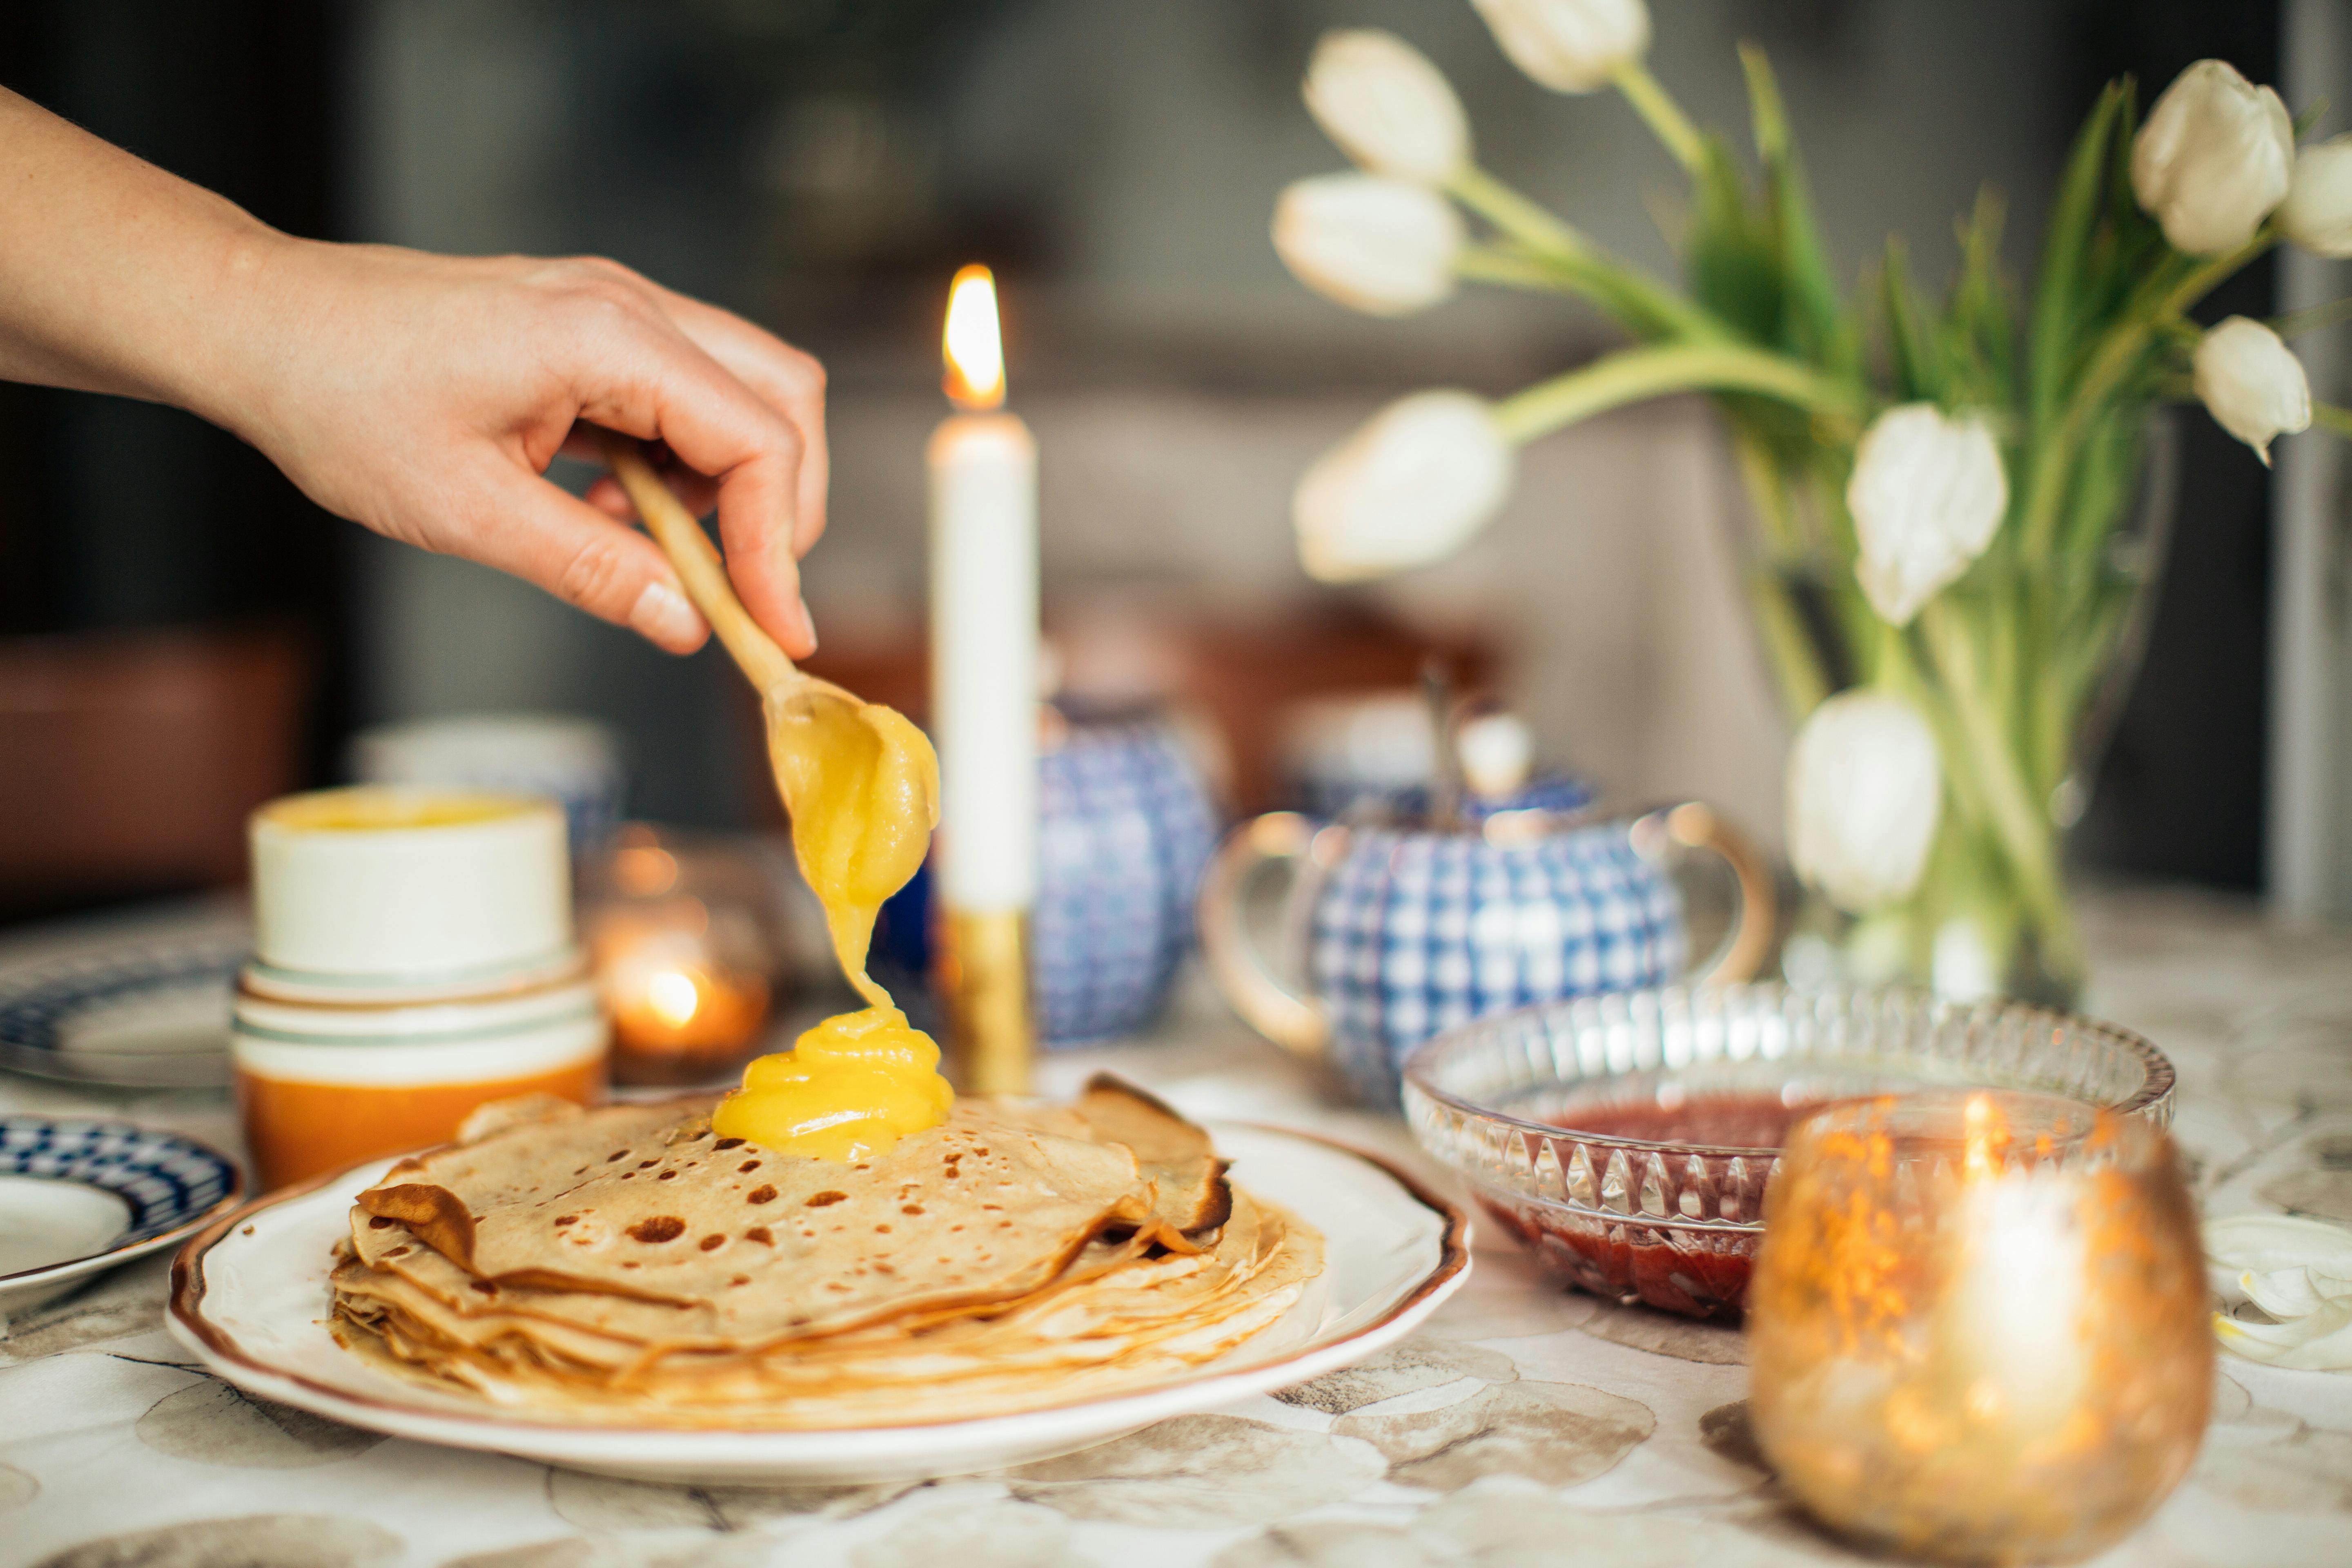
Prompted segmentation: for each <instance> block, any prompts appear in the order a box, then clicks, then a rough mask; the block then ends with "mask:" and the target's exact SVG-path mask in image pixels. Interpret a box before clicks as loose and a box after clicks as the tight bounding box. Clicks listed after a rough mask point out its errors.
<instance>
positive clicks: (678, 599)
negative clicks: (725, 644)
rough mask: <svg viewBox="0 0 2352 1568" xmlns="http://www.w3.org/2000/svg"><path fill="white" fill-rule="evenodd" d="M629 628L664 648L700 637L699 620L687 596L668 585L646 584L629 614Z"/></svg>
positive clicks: (699, 617)
mask: <svg viewBox="0 0 2352 1568" xmlns="http://www.w3.org/2000/svg"><path fill="white" fill-rule="evenodd" d="M629 626H630V627H631V628H632V629H633V630H635V631H636V632H638V633H639V634H641V635H642V636H645V637H651V638H652V639H653V640H654V641H656V642H657V643H659V644H661V645H662V646H663V647H680V646H683V645H685V644H687V643H691V642H694V641H695V640H697V639H698V638H699V637H701V636H702V617H701V616H698V615H697V614H696V613H695V609H694V606H693V605H689V604H688V603H687V602H686V595H683V594H681V593H679V592H678V591H677V589H675V588H673V587H671V586H670V585H669V584H667V583H648V584H646V590H645V592H644V593H642V594H639V595H637V602H636V604H635V606H634V607H633V608H631V610H630V611H629Z"/></svg>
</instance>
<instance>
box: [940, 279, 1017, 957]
mask: <svg viewBox="0 0 2352 1568" xmlns="http://www.w3.org/2000/svg"><path fill="white" fill-rule="evenodd" d="M946 346H947V357H948V377H947V386H948V395H949V396H950V398H952V399H954V401H955V403H956V404H957V405H958V406H959V407H960V408H961V409H963V410H965V412H962V413H959V414H957V415H955V416H952V417H951V418H950V419H948V420H947V421H946V422H945V423H944V424H942V425H941V426H940V427H939V428H938V429H937V430H936V431H934V432H933V433H932V435H931V442H930V447H929V453H928V454H927V460H928V462H929V468H930V480H931V740H932V742H933V743H934V744H935V745H936V746H937V747H938V748H939V753H940V897H941V899H942V900H944V901H945V902H946V904H947V905H948V907H949V908H950V909H953V910H961V911H964V912H968V913H991V912H998V911H1004V910H1024V909H1026V908H1028V906H1029V904H1030V903H1031V901H1032V900H1034V897H1035V894H1036V889H1037V640H1038V639H1037V443H1036V442H1035V441H1034V439H1032V438H1031V437H1030V434H1029V428H1028V426H1025V425H1024V424H1022V422H1021V421H1020V420H1019V419H1017V418H1015V417H1014V416H1012V415H1010V414H1006V413H1003V412H1002V411H1001V410H1000V409H999V405H1001V404H1002V403H1003V399H1004V365H1003V353H1002V350H1001V348H1000V346H999V340H998V336H997V324H996V289H995V284H994V282H993V280H992V279H991V278H990V277H989V274H988V270H987V268H980V267H967V268H964V269H963V271H961V272H960V273H958V274H957V275H956V281H955V287H954V289H953V290H952V292H951V293H950V297H949V304H948V322H947V332H946Z"/></svg>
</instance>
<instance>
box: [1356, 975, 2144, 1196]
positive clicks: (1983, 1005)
mask: <svg viewBox="0 0 2352 1568" xmlns="http://www.w3.org/2000/svg"><path fill="white" fill-rule="evenodd" d="M1742 1003H1745V1004H1748V1005H1747V1006H1745V1007H1744V1008H1743V1007H1739V1006H1738V1005H1739V1004H1742ZM1790 1003H1806V1004H1811V1005H1814V1007H1815V1010H1816V1011H1821V1010H1825V1009H1829V1008H1834V1009H1837V1010H1838V1011H1840V1012H1842V1013H1843V1014H1845V1015H1846V1016H1853V1015H1855V1014H1856V1013H1857V1012H1858V1011H1859V1010H1860V1009H1861V1007H1863V1006H1864V1005H1874V1006H1877V1007H1881V1008H1886V1007H1895V1006H1901V1007H1908V1008H1915V1009H1917V1010H1918V1011H1919V1012H1920V1013H1921V1014H1923V1015H1925V1016H1926V1017H1927V1019H1928V1020H1929V1021H1930V1022H1931V1023H1934V1024H1938V1025H1940V1024H1943V1023H1960V1024H1978V1025H1984V1026H1991V1025H1998V1024H2003V1023H2029V1024H2032V1025H2036V1026H2042V1027H2049V1028H2052V1029H2063V1030H2065V1031H2068V1032H2071V1033H2074V1034H2076V1035H2079V1036H2083V1037H2088V1038H2091V1039H2094V1040H2096V1041H2098V1042H2100V1043H2102V1044H2104V1045H2105V1046H2107V1047H2110V1048H2112V1049H2114V1050H2116V1051H2118V1052H2120V1053H2121V1054H2122V1055H2124V1056H2126V1057H2128V1058H2133V1059H2134V1060H2136V1061H2137V1063H2138V1065H2139V1067H2140V1069H2141V1073H2142V1078H2141V1082H2140V1086H2139V1088H2138V1089H2137V1091H2135V1092H2134V1093H2133V1094H2132V1095H2130V1096H2129V1097H2128V1098H2127V1099H2126V1100H2122V1101H2119V1102H2111V1103H2105V1104H2102V1105H2101V1106H2100V1108H2101V1109H2103V1110H2112V1111H2114V1112H2116V1114H2117V1115H2120V1116H2133V1117H2140V1118H2144V1119H2147V1120H2148V1121H2153V1122H2155V1124H2156V1125H2158V1127H2164V1126H2168V1125H2169V1124H2170V1122H2171V1120H2172V1095H2173V1090H2174V1088H2175V1086H2176V1080H2177V1077H2178V1075H2177V1074H2176V1072H2175V1071H2174V1068H2173V1066H2172V1062H2171V1059H2170V1058H2168V1057H2166V1056H2165V1054H2164V1053H2163V1052H2162V1051H2161V1050H2158V1048H2157V1047H2156V1046H2155V1045H2154V1044H2153V1043H2152V1042H2150V1041H2149V1040H2148V1039H2147V1037H2144V1036H2142V1035H2139V1034H2137V1033H2136V1032H2134V1031H2133V1030H2130V1029H2126V1028H2125V1027H2124V1026H2121V1025H2119V1024H2109V1023H2105V1022H2103V1021H2101V1020H2099V1019H2095V1018H2092V1017H2088V1016H2084V1015H2083V1014H2079V1013H2074V1012H2069V1011H2066V1010H2064V1009H2062V1008H2056V1007H2049V1006H2043V1005H2040V1004H2037V1003H2032V1002H2022V1001H2017V1000H2014V999H2010V998H1992V999H1988V1000H1984V1001H1978V1002H1955V1001H1948V1000H1946V999H1943V998H1939V997H1937V996H1936V995H1934V994H1932V993H1929V992H1926V991H1921V990H1916V989H1914V988H1911V987H1907V986H1803V987H1801V986H1794V985H1789V984H1782V983H1780V982H1774V981H1756V982H1749V983H1746V984H1736V985H1712V986H1709V985H1669V986H1660V987H1654V988H1648V989H1643V990H1634V991H1620V992H1603V993H1600V994H1593V995H1588V996H1576V997H1570V998H1567V999H1565V1000H1562V1001H1553V1002H1539V1003H1537V1004H1535V1005H1532V1006H1527V1007H1516V1008H1512V1009H1510V1010H1509V1011H1507V1012H1502V1013H1493V1014H1489V1015H1487V1016H1485V1017H1482V1018H1475V1019H1472V1020H1471V1021H1469V1022H1468V1023H1465V1024H1461V1025H1457V1026H1454V1027H1453V1028H1450V1029H1447V1030H1445V1031H1444V1032H1443V1033H1441V1034H1438V1035H1435V1036H1433V1037H1431V1038H1429V1039H1428V1040H1426V1041H1423V1043H1422V1044H1421V1045H1419V1046H1417V1047H1414V1048H1413V1050H1412V1054H1411V1055H1409V1056H1408V1057H1407V1058H1405V1061H1404V1068H1403V1074H1402V1076H1403V1080H1404V1086H1405V1098H1406V1102H1407V1110H1408V1111H1410V1110H1411V1109H1412V1099H1413V1097H1414V1096H1416V1095H1418V1096H1421V1097H1423V1098H1424V1099H1427V1100H1433V1101H1435V1102H1436V1103H1438V1104H1440V1105H1443V1106H1444V1107H1446V1108H1448V1109H1449V1110H1454V1111H1455V1112H1458V1113H1460V1114H1462V1115H1465V1116H1469V1117H1473V1118H1476V1119H1478V1120H1481V1121H1487V1122H1490V1123H1496V1124H1500V1125H1502V1126H1504V1127H1507V1128H1510V1129H1513V1130H1515V1131H1521V1132H1534V1133H1537V1134H1539V1135H1541V1136H1543V1137H1545V1138H1567V1139H1570V1140H1571V1141H1573V1142H1581V1143H1588V1144H1592V1145H1595V1146H1603V1147H1609V1148H1622V1149H1627V1150H1633V1151H1638V1152H1644V1153H1648V1152H1659V1153H1674V1154H1699V1155H1706V1156H1713V1157H1720V1158H1725V1159H1749V1160H1756V1159H1762V1160H1767V1161H1770V1160H1775V1159H1777V1158H1778V1157H1779V1156H1780V1149H1778V1148H1777V1147H1770V1146H1756V1145H1745V1144H1727V1143H1696V1142H1684V1141H1679V1140H1674V1139H1666V1140H1658V1139H1645V1138H1631V1137H1624V1136H1620V1135H1618V1134H1614V1133H1607V1132H1597V1131H1580V1130H1579V1129H1576V1128H1573V1127H1564V1126H1562V1125H1560V1124H1559V1123H1558V1122H1551V1121H1536V1120H1533V1119H1532V1118H1529V1117H1524V1116H1519V1115H1517V1114H1515V1113H1513V1112H1511V1111H1509V1110H1504V1109H1503V1108H1502V1107H1500V1106H1497V1105H1491V1104H1487V1103H1485V1102H1483V1101H1481V1100H1474V1099H1472V1098H1470V1097H1468V1096H1466V1095H1463V1094H1458V1093H1456V1092H1454V1090H1452V1089H1446V1088H1444V1086H1443V1085H1442V1084H1441V1083H1440V1082H1439V1081H1438V1075H1439V1074H1440V1073H1441V1072H1442V1070H1443V1068H1444V1066H1445V1065H1446V1064H1447V1063H1448V1062H1449V1061H1450V1060H1451V1059H1452V1058H1456V1057H1458V1056H1461V1055H1465V1054H1466V1053H1468V1052H1469V1051H1470V1050H1472V1049H1474V1048H1475V1047H1480V1046H1483V1045H1486V1044H1487V1042H1488V1041H1489V1040H1490V1039H1491V1038H1492V1037H1495V1036H1496V1035H1497V1034H1500V1033H1501V1032H1503V1031H1505V1030H1507V1029H1509V1028H1511V1027H1513V1026H1525V1025H1527V1024H1530V1023H1533V1022H1535V1021H1537V1020H1538V1019H1549V1018H1553V1017H1560V1018H1563V1020H1564V1021H1570V1022H1578V1021H1580V1020H1577V1019H1576V1015H1578V1014H1583V1015H1587V1016H1589V1017H1590V1018H1591V1023H1592V1024H1594V1025H1603V1024H1607V1023H1609V1022H1612V1019H1611V1018H1610V1017H1609V1016H1608V1015H1609V1014H1611V1013H1612V1012H1614V1013H1617V1014H1619V1015H1620V1016H1621V1017H1622V1021H1625V1022H1632V1021H1633V1017H1634V1016H1636V1014H1635V1010H1636V1009H1643V1010H1645V1011H1647V1013H1648V1014H1649V1015H1650V1016H1661V1015H1664V1014H1666V1013H1669V1012H1673V1011H1680V1012H1682V1013H1684V1014H1685V1016H1688V1015H1690V1014H1693V1013H1707V1012H1713V1013H1716V1014H1718V1015H1720V1014H1725V1013H1728V1012H1732V1011H1735V1010H1736V1011H1744V1012H1746V1013H1748V1015H1750V1016H1763V1015H1766V1014H1780V1013H1784V1012H1785V1010H1786V1008H1787V1007H1788V1005H1790ZM1797 1059H1803V1058H1797ZM1614 1076H1617V1075H1615V1074H1605V1075H1594V1076H1593V1078H1592V1079H1591V1081H1594V1082H1602V1081H1606V1079H1608V1078H1611V1077H1614ZM1554 1081H1556V1082H1558V1083H1560V1084H1563V1085H1565V1084H1568V1083H1572V1082H1575V1081H1577V1080H1576V1079H1567V1078H1560V1079H1555V1080H1554ZM1922 1087H1945V1086H1931V1085H1929V1084H1927V1083H1926V1082H1924V1081H1923V1084H1922ZM1950 1087H1975V1088H1991V1089H2023V1090H2027V1091H2029V1092H2041V1093H2055V1094H2061V1095H2063V1094H2064V1091H2063V1090H2057V1089H2034V1088H2033V1086H2031V1085H2023V1084H2014V1085H1981V1084H1979V1085H1963V1084H1955V1085H1952V1086H1950ZM2067 1098H2073V1099H2076V1100H2083V1099H2084V1097H2082V1096H2080V1095H2073V1096H2067ZM2084 1103H2091V1104H2099V1102H2097V1101H2089V1100H2085V1101H2084ZM1423 1142H1426V1141H1425V1140H1424V1141H1423ZM1431 1152H1433V1153H1437V1154H1438V1155H1439V1157H1440V1158H1441V1159H1445V1163H1447V1164H1449V1165H1452V1164H1454V1163H1455V1162H1454V1161H1453V1160H1451V1159H1447V1158H1446V1157H1445V1155H1444V1152H1443V1151H1439V1150H1434V1149H1433V1150H1432V1151H1431ZM1530 1195H1532V1194H1530ZM1538 1201H1550V1200H1541V1199H1539V1200H1538ZM1651 1223H1657V1224H1663V1225H1668V1226H1674V1225H1681V1226H1689V1225H1691V1224H1692V1223H1693V1222H1692V1221H1691V1220H1689V1219H1687V1218H1685V1217H1683V1216H1680V1215H1675V1216H1671V1217H1665V1218H1662V1219H1660V1220H1657V1221H1654V1222H1651ZM1730 1226H1738V1227H1739V1228H1754V1229H1761V1228H1762V1226H1761V1222H1760V1221H1735V1222H1723V1221H1717V1222H1714V1225H1713V1226H1711V1227H1710V1228H1729V1227H1730Z"/></svg>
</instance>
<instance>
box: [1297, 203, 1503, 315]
mask: <svg viewBox="0 0 2352 1568" xmlns="http://www.w3.org/2000/svg"><path fill="white" fill-rule="evenodd" d="M1462 244H1463V232H1462V219H1461V217H1460V216H1458V215H1457V214H1456V213H1455V212H1454V207H1453V205H1452V204H1450V203H1449V202H1447V201H1446V199H1445V198H1444V196H1441V195H1438V194H1437V193H1436V192H1434V191H1432V190H1430V189H1428V188H1427V187H1426V186H1423V185H1408V184H1405V183H1404V182H1403V181H1402V180H1383V179H1381V178H1380V177H1379V176H1378V175H1376V174H1323V175H1319V176H1318V177H1317V178H1314V179H1311V180H1299V181H1297V182H1295V183H1294V184H1291V185H1290V186H1289V187H1288V188H1287V189H1286V190H1285V191H1284V192H1283V193H1282V197H1281V199H1280V200H1279V201H1277V202H1276V203H1275V206H1274V248H1275V249H1276V250H1277V251H1279V252H1281V254H1282V259H1283V261H1284V263H1285V264H1286V266H1288V267H1289V268H1290V270H1291V271H1292V272H1294V273H1296V274H1297V277H1298V280H1299V281H1300V282H1301V283H1304V284H1306V285H1307V287H1308V288H1309V289H1314V290H1315V291H1316V292H1317V293H1318V294H1324V295H1328V297H1330V298H1331V299H1334V300H1338V301H1339V303H1341V304H1342V305H1348V306H1351V307H1353V308H1354V309H1356V310H1362V311H1364V312H1366V313H1367V314H1370V315H1374V316H1403V315H1409V314H1411V313H1412V312H1413V311H1415V310H1426V309H1427V308H1428V307H1430V306H1432V305H1434V304H1436V303H1437V302H1438V301H1439V300H1444V299H1446V298H1448V297H1449V296H1451V295H1452V294H1453V292H1454V257H1455V256H1457V255H1458V254H1460V252H1461V249H1462Z"/></svg>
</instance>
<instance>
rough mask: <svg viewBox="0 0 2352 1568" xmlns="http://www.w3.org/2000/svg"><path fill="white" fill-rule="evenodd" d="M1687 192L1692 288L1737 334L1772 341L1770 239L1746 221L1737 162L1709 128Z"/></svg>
mask: <svg viewBox="0 0 2352 1568" xmlns="http://www.w3.org/2000/svg"><path fill="white" fill-rule="evenodd" d="M1691 195H1692V198H1693V200H1692V206H1691V226H1690V249H1689V254H1688V257H1687V258H1686V265H1687V266H1688V268H1689V269H1690V287H1691V293H1692V294H1693V295H1694V296H1696V298H1697V300H1698V301H1699V303H1700V304H1702V305H1704V306H1706V308H1707V309H1708V310H1712V311H1713V312H1714V313H1715V314H1716V315H1717V316H1719V317H1721V318H1722V319H1723V320H1724V321H1727V322H1729V323H1730V324H1731V326H1732V327H1733V328H1734V329H1735V330H1736V331H1738V332H1739V333H1740V334H1741V335H1742V336H1744V337H1747V338H1748V339H1749V340H1751V341H1753V342H1759V343H1771V344H1777V343H1778V342H1780V294H1781V289H1780V266H1779V263H1778V261H1777V259H1776V258H1775V257H1774V256H1773V254H1772V247H1771V246H1770V244H1769V241H1767V240H1766V239H1765V238H1764V237H1762V236H1761V235H1759V233H1758V232H1757V229H1756V227H1755V226H1754V225H1753V224H1752V223H1751V222H1750V221H1749V216H1748V193H1747V190H1746V186H1745V182H1744V181H1743V180H1742V179H1741V177H1740V172H1739V165H1738V162H1737V161H1736V160H1735V159H1734V158H1733V157H1732V153H1731V149H1730V147H1729V146H1728V145H1727V144H1726V143H1725V142H1724V140H1723V138H1722V137H1721V136H1719V135H1717V134H1716V133H1715V132H1707V133H1706V156H1705V157H1704V159H1703V160H1702V161H1701V162H1700V164H1699V167H1698V171H1697V173H1696V174H1695V175H1694V176H1693V180H1692V191H1691Z"/></svg>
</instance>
